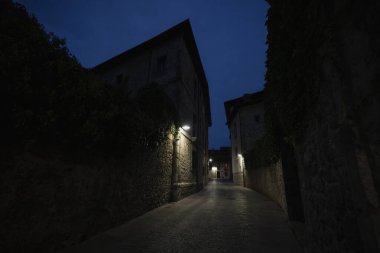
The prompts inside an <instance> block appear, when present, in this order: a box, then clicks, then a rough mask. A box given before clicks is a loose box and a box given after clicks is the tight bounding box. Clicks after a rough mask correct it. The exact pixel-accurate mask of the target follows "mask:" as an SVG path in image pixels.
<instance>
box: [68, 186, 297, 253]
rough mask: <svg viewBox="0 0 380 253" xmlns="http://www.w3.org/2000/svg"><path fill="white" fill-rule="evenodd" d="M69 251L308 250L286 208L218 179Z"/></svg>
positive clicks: (269, 252)
mask: <svg viewBox="0 0 380 253" xmlns="http://www.w3.org/2000/svg"><path fill="white" fill-rule="evenodd" d="M62 252H65V253H69V252H70V253H75V252H81V253H87V252H88V253H90V252H91V253H98V252H102V253H121V252H123V253H130V252H205V253H206V252H207V253H212V252H218V253H221V252H233V253H239V252H254V253H272V252H276V253H287V252H289V253H290V252H291V253H301V252H303V251H302V250H301V248H300V246H299V245H298V243H297V241H296V240H295V237H294V235H293V233H292V232H291V230H290V229H289V227H288V223H287V221H286V219H285V216H284V213H283V212H282V210H281V209H280V208H279V207H278V206H277V205H276V204H275V203H273V202H272V201H269V200H268V199H267V198H266V197H264V196H262V195H260V194H258V193H256V192H254V191H252V190H249V189H246V188H243V187H239V186H234V185H232V184H226V183H217V182H212V183H210V184H209V185H208V187H207V188H206V189H204V190H203V191H201V192H199V193H197V194H194V195H192V196H190V197H187V198H185V199H183V200H181V201H179V202H176V203H170V204H167V205H164V206H162V207H160V208H157V209H155V210H152V211H150V212H148V213H146V214H144V215H143V216H140V217H138V218H136V219H134V220H131V221H129V222H127V223H125V224H124V225H122V226H120V227H117V228H114V229H111V230H109V231H107V232H105V233H103V234H100V235H98V236H96V237H94V238H92V239H90V240H88V241H86V242H84V243H82V244H79V245H77V246H76V247H74V248H69V249H67V250H65V251H62Z"/></svg>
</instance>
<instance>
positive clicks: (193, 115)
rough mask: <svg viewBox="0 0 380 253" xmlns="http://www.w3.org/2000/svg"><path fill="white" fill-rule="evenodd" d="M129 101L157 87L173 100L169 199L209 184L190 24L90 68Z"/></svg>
mask: <svg viewBox="0 0 380 253" xmlns="http://www.w3.org/2000/svg"><path fill="white" fill-rule="evenodd" d="M93 71H94V72H95V73H97V74H98V75H100V76H101V77H102V78H103V79H104V80H106V81H107V82H108V83H110V84H111V85H115V86H117V87H118V88H119V89H120V90H121V91H123V92H125V93H128V94H129V95H130V96H131V97H133V96H135V95H136V93H137V92H138V91H139V90H140V89H141V88H143V87H145V86H146V85H148V84H151V83H156V84H158V85H159V86H160V87H161V88H162V89H163V90H164V91H165V93H166V94H167V95H168V97H170V99H171V100H172V102H173V104H174V106H175V108H176V110H177V112H178V115H179V118H180V124H181V126H186V127H180V129H179V134H178V136H176V137H173V141H174V148H173V152H174V155H173V157H174V160H173V178H172V182H173V189H174V190H173V194H174V195H176V196H174V199H176V198H180V197H181V196H185V195H188V194H190V193H192V192H194V191H195V190H197V189H200V188H202V187H203V185H204V184H206V183H207V181H208V175H207V173H208V166H207V165H208V127H210V126H211V113H210V102H209V101H210V99H209V92H208V83H207V80H206V76H205V73H204V70H203V67H202V63H201V59H200V56H199V52H198V49H197V46H196V43H195V38H194V35H193V32H192V29H191V25H190V22H189V20H185V21H184V22H182V23H180V24H178V25H176V26H174V27H172V28H170V29H169V30H167V31H165V32H163V33H161V34H159V35H157V36H156V37H154V38H152V39H150V40H148V41H146V42H144V43H142V44H140V45H138V46H136V47H134V48H132V49H129V50H127V51H126V52H124V53H121V54H119V55H117V56H115V57H113V58H111V59H109V60H107V61H105V62H103V63H101V64H99V65H97V66H95V67H94V68H93Z"/></svg>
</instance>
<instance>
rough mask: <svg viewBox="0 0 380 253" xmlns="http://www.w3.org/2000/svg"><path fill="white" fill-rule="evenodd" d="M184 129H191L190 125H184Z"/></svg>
mask: <svg viewBox="0 0 380 253" xmlns="http://www.w3.org/2000/svg"><path fill="white" fill-rule="evenodd" d="M182 129H183V130H185V131H187V130H190V126H189V125H183V126H182Z"/></svg>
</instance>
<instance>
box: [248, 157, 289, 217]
mask: <svg viewBox="0 0 380 253" xmlns="http://www.w3.org/2000/svg"><path fill="white" fill-rule="evenodd" d="M248 166H249V165H248V164H247V169H246V170H245V178H246V186H247V187H248V188H251V189H254V190H255V191H258V192H260V193H262V194H264V195H266V196H267V197H269V198H270V199H272V200H273V201H274V202H276V203H277V204H278V205H279V206H281V208H282V209H283V210H284V211H285V212H287V206H286V197H285V188H284V175H283V172H282V163H281V160H278V161H277V162H276V163H274V164H271V165H269V166H266V167H261V168H252V167H248Z"/></svg>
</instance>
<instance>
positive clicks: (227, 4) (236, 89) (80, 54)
mask: <svg viewBox="0 0 380 253" xmlns="http://www.w3.org/2000/svg"><path fill="white" fill-rule="evenodd" d="M17 2H19V3H21V4H23V5H25V6H26V8H27V10H28V11H29V12H30V13H32V14H34V15H35V16H36V17H37V19H38V20H39V22H40V23H42V24H43V25H44V27H45V30H46V31H47V32H54V33H55V34H57V35H58V36H59V37H61V38H65V39H66V42H67V46H68V48H69V50H70V52H71V53H72V54H73V55H75V57H76V58H77V59H78V60H79V62H80V63H81V64H82V65H83V66H84V67H93V66H95V65H97V64H99V63H101V62H103V61H105V60H107V59H109V58H111V57H113V56H115V55H117V54H119V53H121V52H123V51H125V50H127V49H129V48H131V47H134V46H136V45H138V44H140V43H142V42H144V41H145V40H148V39H150V38H151V37H153V36H155V35H157V34H159V33H161V32H163V31H165V30H167V29H168V28H170V27H172V26H174V25H176V24H178V23H180V22H181V21H183V20H185V19H187V18H189V19H190V22H191V25H192V28H193V32H194V36H195V39H196V42H197V46H198V49H199V53H200V55H201V59H202V63H203V67H204V70H205V73H206V77H207V80H208V83H209V89H210V100H211V114H212V121H213V122H212V123H213V124H212V127H211V128H210V132H209V135H210V137H209V147H210V148H219V147H220V146H229V145H230V143H229V139H228V129H227V127H226V125H225V122H226V118H225V114H224V105H223V103H224V101H226V100H230V99H234V98H237V97H240V96H242V95H244V93H252V92H255V91H259V90H261V89H263V85H264V75H265V50H266V44H265V41H266V27H265V20H266V13H267V8H268V4H267V3H266V2H265V1H264V0H187V1H185V0H87V1H80V0H64V1H56V0H18V1H17Z"/></svg>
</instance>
